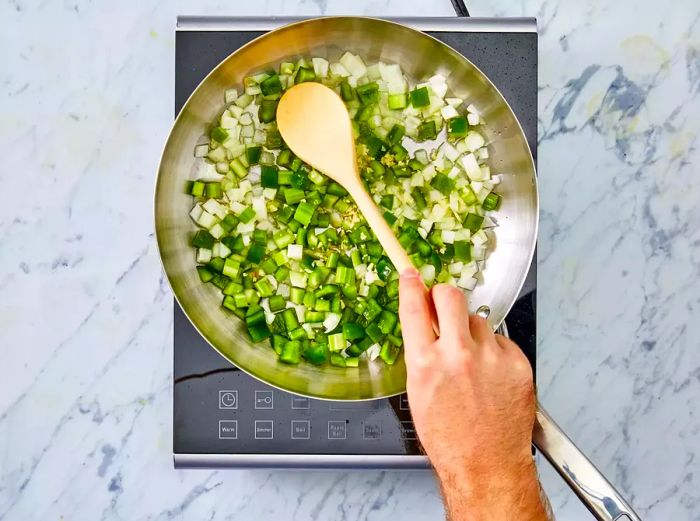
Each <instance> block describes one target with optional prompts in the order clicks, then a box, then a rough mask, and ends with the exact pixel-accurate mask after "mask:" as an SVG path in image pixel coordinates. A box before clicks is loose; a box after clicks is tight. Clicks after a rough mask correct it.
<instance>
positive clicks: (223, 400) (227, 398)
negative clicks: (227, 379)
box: [219, 391, 238, 409]
mask: <svg viewBox="0 0 700 521" xmlns="http://www.w3.org/2000/svg"><path fill="white" fill-rule="evenodd" d="M219 409H238V391H219Z"/></svg>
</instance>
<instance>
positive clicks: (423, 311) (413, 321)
mask: <svg viewBox="0 0 700 521" xmlns="http://www.w3.org/2000/svg"><path fill="white" fill-rule="evenodd" d="M399 318H400V320H401V331H402V334H403V341H404V345H405V346H406V355H407V356H409V357H410V356H413V355H415V354H418V353H419V351H420V350H421V349H422V348H424V347H425V346H427V345H430V344H432V343H433V342H435V333H434V332H433V325H432V320H431V314H430V306H429V303H428V295H427V293H426V291H425V285H424V284H423V280H422V279H421V276H420V273H418V271H416V270H415V269H408V270H406V271H404V272H403V273H402V274H401V277H400V278H399Z"/></svg>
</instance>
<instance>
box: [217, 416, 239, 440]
mask: <svg viewBox="0 0 700 521" xmlns="http://www.w3.org/2000/svg"><path fill="white" fill-rule="evenodd" d="M219 439H220V440H237V439H238V421H237V420H219Z"/></svg>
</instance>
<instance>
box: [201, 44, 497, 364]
mask: <svg viewBox="0 0 700 521" xmlns="http://www.w3.org/2000/svg"><path fill="white" fill-rule="evenodd" d="M305 81H320V82H322V83H324V84H326V85H328V86H331V87H333V88H335V90H336V91H337V92H338V94H339V95H340V96H341V97H342V99H343V100H344V101H345V103H346V104H347V106H348V110H349V112H350V115H351V117H352V119H353V128H354V132H355V139H356V146H357V158H358V162H359V166H360V170H361V173H362V177H363V180H364V181H365V183H366V185H367V188H368V190H369V192H370V193H371V194H372V195H373V197H374V199H375V201H376V202H377V204H378V205H380V207H381V208H382V209H383V210H384V217H385V218H386V220H387V221H388V222H389V224H390V225H391V226H392V227H393V229H394V230H395V233H396V235H397V237H398V239H399V242H400V243H401V244H402V245H403V246H404V248H406V249H407V250H408V252H409V254H410V258H411V261H412V262H413V264H414V265H415V266H416V267H417V268H418V269H419V271H420V273H421V275H422V276H423V279H424V280H425V283H426V284H427V285H428V286H430V285H432V284H434V283H436V282H444V283H450V284H456V285H457V286H459V287H461V288H463V289H466V290H472V289H474V287H475V286H476V284H477V277H478V276H479V271H480V268H481V267H482V264H483V262H484V260H485V257H486V251H487V243H488V241H489V233H487V231H486V230H485V228H488V227H491V226H493V225H494V224H493V221H492V220H491V219H490V218H489V217H488V215H487V213H488V212H489V211H494V210H497V209H498V207H499V205H500V201H501V199H500V196H499V195H497V194H496V193H495V192H493V189H494V187H495V186H496V185H497V184H498V177H497V176H492V175H491V173H490V169H489V167H488V166H487V165H486V164H485V161H486V160H487V159H488V157H489V155H488V148H487V147H486V143H485V140H484V138H483V137H482V135H481V134H480V133H479V132H478V131H477V130H475V127H477V126H478V125H480V124H481V117H480V115H479V113H478V111H477V110H476V108H475V107H473V106H472V105H469V106H467V107H466V110H462V106H463V105H464V102H463V100H461V99H459V98H451V97H446V96H447V92H448V86H447V82H446V80H445V78H444V77H442V76H440V75H436V76H433V77H432V78H430V79H429V80H428V81H427V82H424V83H419V84H417V85H412V86H411V85H410V84H409V82H408V81H407V79H406V78H405V76H404V74H403V72H402V71H401V69H400V67H399V66H398V65H395V64H386V63H381V62H380V63H376V64H372V65H370V66H366V64H365V63H364V61H363V60H362V59H361V58H360V57H359V56H356V55H353V54H351V53H349V52H346V53H345V54H344V55H343V56H342V57H341V58H340V60H339V61H338V62H335V63H329V62H328V61H327V60H325V59H324V58H312V59H311V60H310V61H309V60H305V59H301V60H299V61H298V62H296V63H292V62H283V63H281V64H280V66H279V68H278V70H277V71H273V70H270V71H266V72H262V73H260V74H256V75H253V76H250V77H247V78H246V79H245V81H244V90H243V91H239V90H237V89H229V90H227V91H226V92H225V95H224V98H225V102H226V104H227V108H226V110H224V112H223V114H222V115H221V117H220V118H219V120H218V121H217V122H216V124H215V126H214V127H213V128H212V129H211V132H210V134H209V141H208V143H205V144H201V145H197V146H196V147H195V156H197V157H200V158H202V159H203V161H202V162H201V163H200V164H199V165H198V168H199V174H198V176H197V179H196V180H193V181H191V182H190V183H189V184H188V186H187V192H188V193H189V194H191V195H192V196H194V197H195V200H196V202H195V205H194V207H193V208H192V210H191V212H190V216H191V217H192V219H193V221H194V222H195V223H196V224H197V225H198V226H199V230H198V231H197V232H196V233H195V234H194V235H193V237H192V246H193V247H195V248H196V261H197V271H198V273H199V277H200V279H201V280H202V282H207V283H212V284H214V285H215V286H216V287H218V288H219V289H220V290H221V292H222V293H223V302H222V305H223V307H224V308H226V309H227V310H229V311H230V312H232V313H233V314H235V315H236V316H238V317H240V318H241V319H242V320H244V321H245V323H246V327H247V329H248V332H249V333H250V336H251V338H252V339H253V341H255V342H259V341H263V340H266V339H269V341H270V343H271V345H272V347H273V348H274V350H275V351H276V352H277V354H278V356H279V359H280V361H282V362H285V363H288V364H297V363H299V362H300V361H301V360H306V361H307V362H309V363H312V364H318V365H320V364H326V363H330V364H331V365H335V366H341V367H356V366H357V365H358V363H359V361H360V359H361V358H369V359H371V360H374V359H376V358H378V357H379V358H381V359H382V360H383V361H384V362H385V363H387V364H393V363H394V362H395V361H396V359H397V357H398V355H399V353H400V350H401V346H402V339H401V325H400V324H399V322H398V274H397V273H396V270H395V269H394V266H393V265H392V263H391V261H390V260H389V259H388V258H387V257H386V255H385V253H384V250H383V249H382V247H381V245H380V244H379V242H378V241H377V240H376V238H375V237H374V235H373V233H372V231H371V230H370V229H369V227H368V226H367V224H366V223H365V222H364V220H363V218H362V216H361V214H360V213H359V212H358V210H357V208H356V206H355V204H354V202H353V201H352V199H351V198H350V197H349V196H348V194H347V192H346V191H345V189H344V188H343V187H341V186H340V185H339V184H337V183H335V182H333V181H331V180H330V179H328V178H327V177H326V176H324V175H323V174H321V173H319V172H317V171H315V170H313V169H312V168H310V167H309V166H308V165H305V164H304V163H303V162H302V161H301V160H300V159H299V158H297V157H295V156H294V154H293V153H292V152H291V151H290V150H289V149H288V148H286V147H285V145H284V143H283V141H282V139H281V136H280V134H279V132H278V131H277V128H276V124H275V117H276V110H277V103H278V100H279V98H280V97H281V95H282V93H283V92H284V90H285V89H287V88H288V87H290V86H292V85H294V84H297V83H300V82H305Z"/></svg>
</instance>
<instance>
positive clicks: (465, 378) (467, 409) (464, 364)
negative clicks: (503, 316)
mask: <svg viewBox="0 0 700 521" xmlns="http://www.w3.org/2000/svg"><path fill="white" fill-rule="evenodd" d="M431 300H432V304H433V305H434V311H435V316H433V314H432V309H431V308H432V306H431ZM399 314H400V318H401V325H402V330H403V338H404V346H405V358H406V368H407V375H408V376H407V378H408V380H407V391H408V399H409V403H410V406H411V414H412V416H413V421H414V424H415V427H416V431H417V433H418V437H419V438H420V441H421V443H422V445H423V447H424V449H425V451H426V453H427V454H428V456H429V458H430V461H431V463H432V464H433V466H434V468H435V471H436V473H437V475H438V477H439V479H440V482H441V485H442V487H443V493H444V495H445V499H446V502H447V507H448V511H449V512H450V513H451V517H450V519H453V520H455V521H457V520H459V519H462V518H464V519H467V518H469V519H470V520H477V519H482V518H484V519H487V518H488V519H490V520H499V519H515V518H517V519H519V520H530V519H532V520H534V519H537V520H539V519H547V516H546V511H545V508H544V506H543V504H542V501H541V499H540V492H539V484H538V481H537V474H536V469H535V465H534V462H533V459H532V454H531V452H530V451H531V448H530V444H531V441H532V428H533V425H534V420H535V393H534V387H533V380H532V369H531V368H530V364H529V363H528V361H527V358H526V357H525V355H524V354H523V353H522V351H521V350H520V349H519V348H518V346H517V345H516V344H514V343H513V342H511V341H510V340H508V339H507V338H505V337H503V336H501V335H494V333H493V331H491V328H490V327H489V325H488V323H487V322H486V320H484V319H483V318H481V317H478V316H469V313H468V308H467V302H466V298H465V297H464V295H463V293H462V292H461V291H460V290H459V289H457V288H454V287H452V286H448V285H445V284H438V285H436V286H435V287H433V288H432V290H431V292H430V294H428V293H426V291H425V287H424V286H423V282H422V280H421V279H420V275H419V274H418V272H416V271H415V270H407V272H405V273H403V274H402V275H401V279H400V286H399ZM434 320H436V321H437V324H438V329H439V331H440V334H439V336H438V335H436V333H435V331H434V329H433V321H434ZM516 512H517V514H516Z"/></svg>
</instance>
